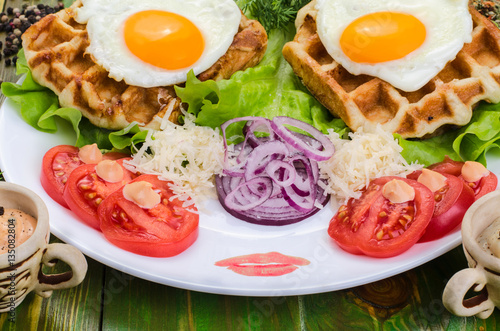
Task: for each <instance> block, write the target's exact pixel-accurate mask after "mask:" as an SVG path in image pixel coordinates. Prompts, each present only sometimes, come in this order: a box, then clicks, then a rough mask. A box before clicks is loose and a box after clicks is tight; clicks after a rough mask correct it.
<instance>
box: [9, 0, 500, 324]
mask: <svg viewBox="0 0 500 331" xmlns="http://www.w3.org/2000/svg"><path fill="white" fill-rule="evenodd" d="M4 2H5V1H0V5H1V4H3V3H4ZM56 2H57V1H52V0H48V1H42V2H40V1H19V0H7V1H6V4H7V5H8V6H12V7H15V6H21V5H22V4H33V3H34V4H37V3H47V4H50V5H53V4H55V3H56ZM0 77H1V78H2V79H3V80H4V81H15V80H16V79H17V77H16V76H15V73H14V70H13V68H12V67H5V66H4V62H3V61H2V63H1V64H0ZM3 100H4V96H3V95H2V96H0V102H1V101H3ZM51 240H52V241H53V242H59V240H58V239H57V238H55V237H52V239H51ZM87 261H88V263H89V270H88V273H87V275H86V277H85V279H84V281H83V283H82V284H80V285H79V286H77V287H75V288H73V289H70V290H64V291H56V292H54V294H53V295H52V296H51V297H50V298H41V297H39V296H37V295H35V294H33V293H31V294H30V295H28V297H27V298H26V299H25V301H24V302H23V303H22V304H21V306H20V307H19V308H18V309H17V310H16V321H15V322H11V321H9V319H8V317H9V316H8V314H0V329H1V330H496V329H497V324H498V321H499V320H500V312H499V310H498V309H496V310H495V311H494V313H493V314H492V316H490V317H489V318H488V319H486V320H481V319H478V318H475V317H471V318H464V317H457V316H454V315H452V314H450V313H449V312H448V311H447V310H446V309H445V308H444V307H443V304H442V301H441V295H442V291H443V289H444V286H445V285H446V282H447V281H448V279H449V278H450V277H451V276H452V275H453V274H454V273H455V272H457V271H459V270H461V269H463V268H465V267H466V266H467V263H466V260H465V257H464V255H463V252H462V249H461V247H458V248H456V249H454V250H452V251H451V252H449V253H447V254H445V255H443V256H442V257H440V258H437V259H436V260H434V261H431V262H429V263H426V264H425V265H423V266H421V267H418V268H415V269H413V270H410V271H408V272H405V273H402V274H400V275H397V276H394V277H391V278H388V279H385V280H382V281H379V282H375V283H372V284H367V285H364V286H359V287H356V288H353V289H346V290H342V291H335V292H328V293H321V294H311V295H303V296H290V297H240V296H227V295H214V294H207V293H200V292H193V291H188V290H183V289H177V288H173V287H169V286H164V285H160V284H156V283H152V282H149V281H146V280H142V279H138V278H135V277H132V276H129V275H126V274H124V273H122V272H120V271H117V270H114V269H112V268H109V267H107V266H104V265H102V264H100V263H99V262H96V261H94V260H92V259H90V258H87ZM64 268H65V266H64V265H58V266H57V267H56V268H55V269H54V270H52V272H59V271H62V270H65V269H64ZM47 272H49V271H48V270H47Z"/></svg>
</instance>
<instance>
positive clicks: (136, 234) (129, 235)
mask: <svg viewBox="0 0 500 331" xmlns="http://www.w3.org/2000/svg"><path fill="white" fill-rule="evenodd" d="M136 181H147V182H150V183H151V184H153V187H152V188H153V189H154V190H155V191H157V192H159V193H160V195H161V201H162V202H160V203H159V204H158V205H156V206H155V207H153V208H151V209H145V208H142V207H140V206H139V205H137V204H136V203H135V202H132V201H130V200H127V199H125V198H124V196H123V190H118V191H116V192H114V193H113V194H111V195H110V196H109V197H108V198H106V199H105V200H104V201H103V203H101V205H100V206H99V208H98V214H99V219H100V221H101V231H102V233H103V234H104V236H105V237H106V239H108V240H109V241H110V242H111V243H112V244H114V245H116V246H118V247H120V248H122V249H124V250H127V251H130V252H133V253H136V254H140V255H146V256H153V257H169V256H174V255H177V254H179V253H181V252H183V251H184V250H186V249H187V248H188V247H189V246H191V245H192V244H193V243H194V242H195V241H196V239H197V238H198V221H199V216H198V214H197V213H194V212H191V211H188V210H186V208H184V207H182V202H181V201H179V200H177V199H174V200H172V201H170V197H172V195H173V193H172V191H171V190H170V188H169V187H168V182H166V181H162V180H159V179H158V177H157V176H154V175H141V176H139V177H137V178H136V179H134V182H136ZM190 208H191V209H193V210H196V208H194V207H190Z"/></svg>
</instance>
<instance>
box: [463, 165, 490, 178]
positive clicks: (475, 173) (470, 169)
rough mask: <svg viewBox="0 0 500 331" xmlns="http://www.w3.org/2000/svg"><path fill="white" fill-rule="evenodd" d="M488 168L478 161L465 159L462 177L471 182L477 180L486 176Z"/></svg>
mask: <svg viewBox="0 0 500 331" xmlns="http://www.w3.org/2000/svg"><path fill="white" fill-rule="evenodd" d="M489 174H490V172H489V170H488V169H486V168H485V166H484V165H482V164H481V163H479V162H475V161H467V162H465V163H464V166H463V167H462V177H463V178H464V179H465V180H466V181H468V182H471V183H474V182H477V181H478V180H480V179H481V178H483V177H485V176H488V175H489Z"/></svg>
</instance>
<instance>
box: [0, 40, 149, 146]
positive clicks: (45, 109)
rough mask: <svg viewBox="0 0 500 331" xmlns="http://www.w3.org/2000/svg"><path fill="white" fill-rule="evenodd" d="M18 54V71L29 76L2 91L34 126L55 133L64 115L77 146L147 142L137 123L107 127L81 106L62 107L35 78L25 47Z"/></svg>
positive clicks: (53, 95)
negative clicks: (86, 115) (84, 113)
mask: <svg viewBox="0 0 500 331" xmlns="http://www.w3.org/2000/svg"><path fill="white" fill-rule="evenodd" d="M18 57H19V58H18V60H17V63H16V73H17V74H18V75H25V76H24V80H23V81H22V83H21V84H15V83H9V82H5V83H3V84H2V93H3V94H4V95H5V96H6V97H8V98H10V99H11V100H12V101H14V102H15V103H17V104H18V105H19V106H20V109H21V116H22V118H23V119H24V120H25V121H26V122H27V123H28V124H30V125H31V126H32V127H34V128H35V129H37V130H39V131H43V132H48V133H55V132H57V122H56V118H61V119H63V120H65V121H67V122H69V124H70V125H71V126H72V127H73V130H75V133H76V141H75V145H76V146H78V147H81V146H84V145H87V144H93V143H97V145H98V146H99V148H100V149H103V150H129V149H130V148H131V146H132V143H133V142H140V141H141V140H142V141H144V136H145V134H141V132H140V131H141V130H140V129H139V126H138V125H137V124H132V125H130V126H129V127H127V128H125V129H123V130H120V131H111V130H106V129H102V128H98V127H96V126H95V125H93V124H92V123H90V121H89V120H88V119H86V118H84V117H83V116H82V113H81V112H80V111H79V110H77V109H74V108H64V107H63V108H61V107H59V101H58V98H57V96H56V95H55V93H54V92H52V91H51V90H50V89H48V88H46V87H44V86H42V85H40V84H38V83H37V82H36V81H35V80H34V79H33V76H32V74H31V71H30V70H29V67H28V64H27V62H26V57H25V56H24V51H23V49H21V50H20V51H19V54H18ZM136 135H137V136H136ZM135 136H136V137H135Z"/></svg>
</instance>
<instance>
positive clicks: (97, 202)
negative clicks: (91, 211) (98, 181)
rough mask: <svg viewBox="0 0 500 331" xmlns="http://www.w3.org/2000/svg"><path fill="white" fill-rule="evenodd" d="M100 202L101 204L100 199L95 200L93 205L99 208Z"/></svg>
mask: <svg viewBox="0 0 500 331" xmlns="http://www.w3.org/2000/svg"><path fill="white" fill-rule="evenodd" d="M101 202H102V198H97V199H95V204H96V205H97V206H99V205H100V204H101Z"/></svg>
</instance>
